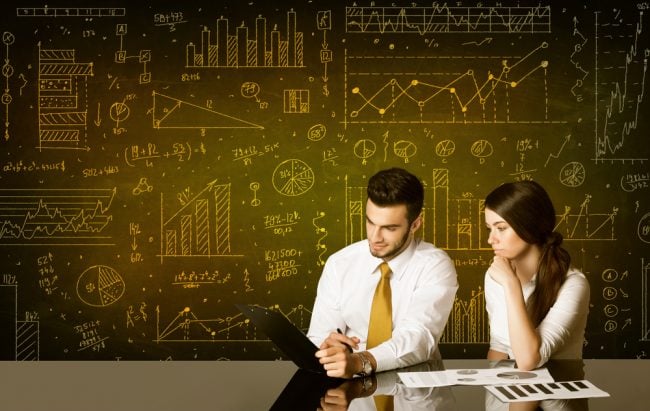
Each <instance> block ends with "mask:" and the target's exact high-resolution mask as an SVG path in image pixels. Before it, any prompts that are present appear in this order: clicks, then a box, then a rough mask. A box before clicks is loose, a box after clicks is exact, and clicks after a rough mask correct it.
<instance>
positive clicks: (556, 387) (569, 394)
mask: <svg viewBox="0 0 650 411" xmlns="http://www.w3.org/2000/svg"><path fill="white" fill-rule="evenodd" d="M485 388H486V389H487V390H488V391H490V392H491V393H492V394H494V395H495V396H496V397H497V398H498V399H499V400H501V401H502V402H519V401H542V400H550V399H556V400H558V399H572V398H593V397H609V394H608V393H606V392H605V391H603V390H601V389H600V388H598V387H596V386H595V385H594V384H592V383H590V382H589V381H587V380H580V381H563V382H552V383H535V384H517V385H490V386H487V387H485Z"/></svg>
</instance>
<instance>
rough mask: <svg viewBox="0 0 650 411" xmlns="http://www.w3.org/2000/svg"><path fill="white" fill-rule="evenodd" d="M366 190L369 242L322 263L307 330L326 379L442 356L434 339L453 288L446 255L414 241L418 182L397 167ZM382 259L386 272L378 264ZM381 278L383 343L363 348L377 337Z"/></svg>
mask: <svg viewBox="0 0 650 411" xmlns="http://www.w3.org/2000/svg"><path fill="white" fill-rule="evenodd" d="M367 192H368V201H367V203H366V232H367V237H368V239H367V240H363V241H359V242H356V243H354V244H351V245H349V246H347V247H345V248H343V249H342V250H339V251H338V252H336V253H334V254H333V255H331V256H330V257H329V258H328V260H327V262H326V263H325V267H324V269H323V273H322V275H321V278H320V281H319V283H318V289H317V295H316V301H315V303H314V310H313V313H312V319H311V324H310V326H309V331H308V333H307V336H308V337H309V338H310V339H311V340H312V341H313V342H314V343H315V344H316V345H319V347H320V350H319V351H318V352H317V353H316V357H318V358H319V361H320V363H321V364H323V367H324V368H325V370H326V372H327V375H328V376H330V377H339V378H352V377H353V376H354V375H368V374H372V373H373V372H376V371H385V370H391V369H395V368H402V367H406V366H409V365H413V364H417V363H421V362H424V361H428V360H430V359H437V358H440V353H439V351H438V344H439V341H440V336H441V335H442V332H443V330H444V328H445V324H446V323H447V318H448V317H449V312H450V311H451V308H452V304H453V302H454V297H455V295H456V290H457V289H458V282H457V278H456V270H455V268H454V264H453V262H452V261H451V259H450V258H449V256H448V255H447V254H446V253H445V252H444V251H442V250H440V249H437V248H435V247H434V246H433V245H432V244H429V243H426V242H424V241H419V240H418V239H416V238H415V232H416V231H417V230H418V229H419V228H420V226H421V225H422V204H423V202H424V187H423V186H422V183H421V182H420V180H419V179H418V178H417V177H415V176H414V175H413V174H411V173H409V172H407V171H406V170H403V169H400V168H391V169H388V170H382V171H379V172H378V173H377V174H375V175H374V176H372V177H371V178H370V180H368V188H367ZM383 262H385V263H388V268H389V269H388V270H386V269H385V268H381V267H380V265H382V263H383ZM385 271H386V272H387V274H386V273H385ZM380 272H381V274H380ZM384 274H385V275H386V276H387V277H385V278H387V279H386V280H385V281H384V282H383V283H384V284H386V286H388V285H389V286H390V289H389V291H388V298H386V300H388V304H387V305H388V306H389V308H388V315H386V316H385V317H389V318H388V319H387V320H388V321H389V323H388V331H387V335H386V333H384V334H383V335H384V337H383V338H382V341H380V342H378V343H377V342H373V343H372V344H368V332H369V330H373V331H372V332H373V333H376V331H374V329H375V328H376V327H375V326H370V325H369V323H370V322H371V318H373V320H372V321H373V322H374V324H377V323H378V321H380V320H377V319H376V318H377V316H375V315H374V314H372V312H374V311H375V308H374V306H375V304H374V303H373V301H374V300H375V290H376V289H377V288H378V284H380V283H381V282H382V281H381V277H382V276H384ZM380 285H381V284H380ZM382 287H383V285H382ZM384 295H386V294H384ZM371 307H372V309H371ZM384 328H385V327H384ZM376 340H377V338H373V341H376Z"/></svg>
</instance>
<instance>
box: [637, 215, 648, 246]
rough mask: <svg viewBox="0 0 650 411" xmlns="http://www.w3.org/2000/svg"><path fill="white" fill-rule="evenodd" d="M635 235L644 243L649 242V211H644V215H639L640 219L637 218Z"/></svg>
mask: <svg viewBox="0 0 650 411" xmlns="http://www.w3.org/2000/svg"><path fill="white" fill-rule="evenodd" d="M637 235H638V236H639V239H640V240H641V241H643V242H644V243H650V213H646V215H644V216H643V217H641V220H639V225H638V227H637Z"/></svg>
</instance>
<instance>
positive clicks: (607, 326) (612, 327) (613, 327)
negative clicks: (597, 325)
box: [603, 320, 618, 333]
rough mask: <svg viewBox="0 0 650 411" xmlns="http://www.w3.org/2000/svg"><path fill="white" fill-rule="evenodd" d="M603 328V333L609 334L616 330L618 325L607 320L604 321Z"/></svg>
mask: <svg viewBox="0 0 650 411" xmlns="http://www.w3.org/2000/svg"><path fill="white" fill-rule="evenodd" d="M603 328H604V329H605V332H608V333H611V332H612V331H615V330H616V329H617V328H618V323H617V322H616V321H614V320H607V321H605V326H604V327H603Z"/></svg>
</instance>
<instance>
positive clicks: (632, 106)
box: [593, 9, 650, 164]
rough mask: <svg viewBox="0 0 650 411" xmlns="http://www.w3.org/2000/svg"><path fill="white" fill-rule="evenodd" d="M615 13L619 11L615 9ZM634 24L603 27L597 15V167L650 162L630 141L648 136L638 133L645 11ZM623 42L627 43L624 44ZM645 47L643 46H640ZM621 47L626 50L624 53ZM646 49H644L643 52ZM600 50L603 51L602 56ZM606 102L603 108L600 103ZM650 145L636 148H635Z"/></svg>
mask: <svg viewBox="0 0 650 411" xmlns="http://www.w3.org/2000/svg"><path fill="white" fill-rule="evenodd" d="M614 10H615V11H616V9H614ZM638 13H639V14H638V19H637V22H636V23H635V24H629V23H628V24H625V23H620V22H619V21H623V20H617V19H616V18H613V20H614V21H613V22H606V23H601V22H600V21H599V19H601V12H595V50H594V52H595V55H596V56H595V57H596V59H595V61H596V68H595V76H594V77H595V99H594V101H595V104H596V110H595V122H596V127H595V147H594V149H595V155H594V159H593V160H594V161H595V162H596V164H598V163H601V164H602V163H604V162H609V163H610V164H613V163H614V162H623V163H625V162H630V163H632V164H633V163H634V162H635V161H639V162H641V163H643V162H644V161H647V160H648V155H650V153H648V152H645V153H639V152H636V151H634V150H632V149H631V148H628V147H631V146H632V144H631V143H629V140H630V139H645V140H648V136H647V135H646V136H641V135H638V133H637V132H636V130H637V127H638V124H639V121H640V120H641V117H640V116H639V114H640V111H641V110H642V103H643V100H644V95H645V87H646V81H645V80H646V73H647V70H648V58H649V57H650V49H649V48H648V46H649V44H648V36H643V37H642V35H643V34H644V31H643V10H640V11H639V12H638ZM622 38H626V39H627V43H626V44H625V40H623V41H621V39H622ZM641 43H643V44H641ZM621 44H625V48H624V49H623V50H621ZM643 47H645V48H643ZM601 50H603V51H602V52H601ZM601 96H602V97H601ZM601 100H604V101H605V102H604V104H603V103H602V102H601ZM640 146H645V147H648V144H645V145H643V144H641V145H639V144H636V145H634V147H640Z"/></svg>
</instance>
